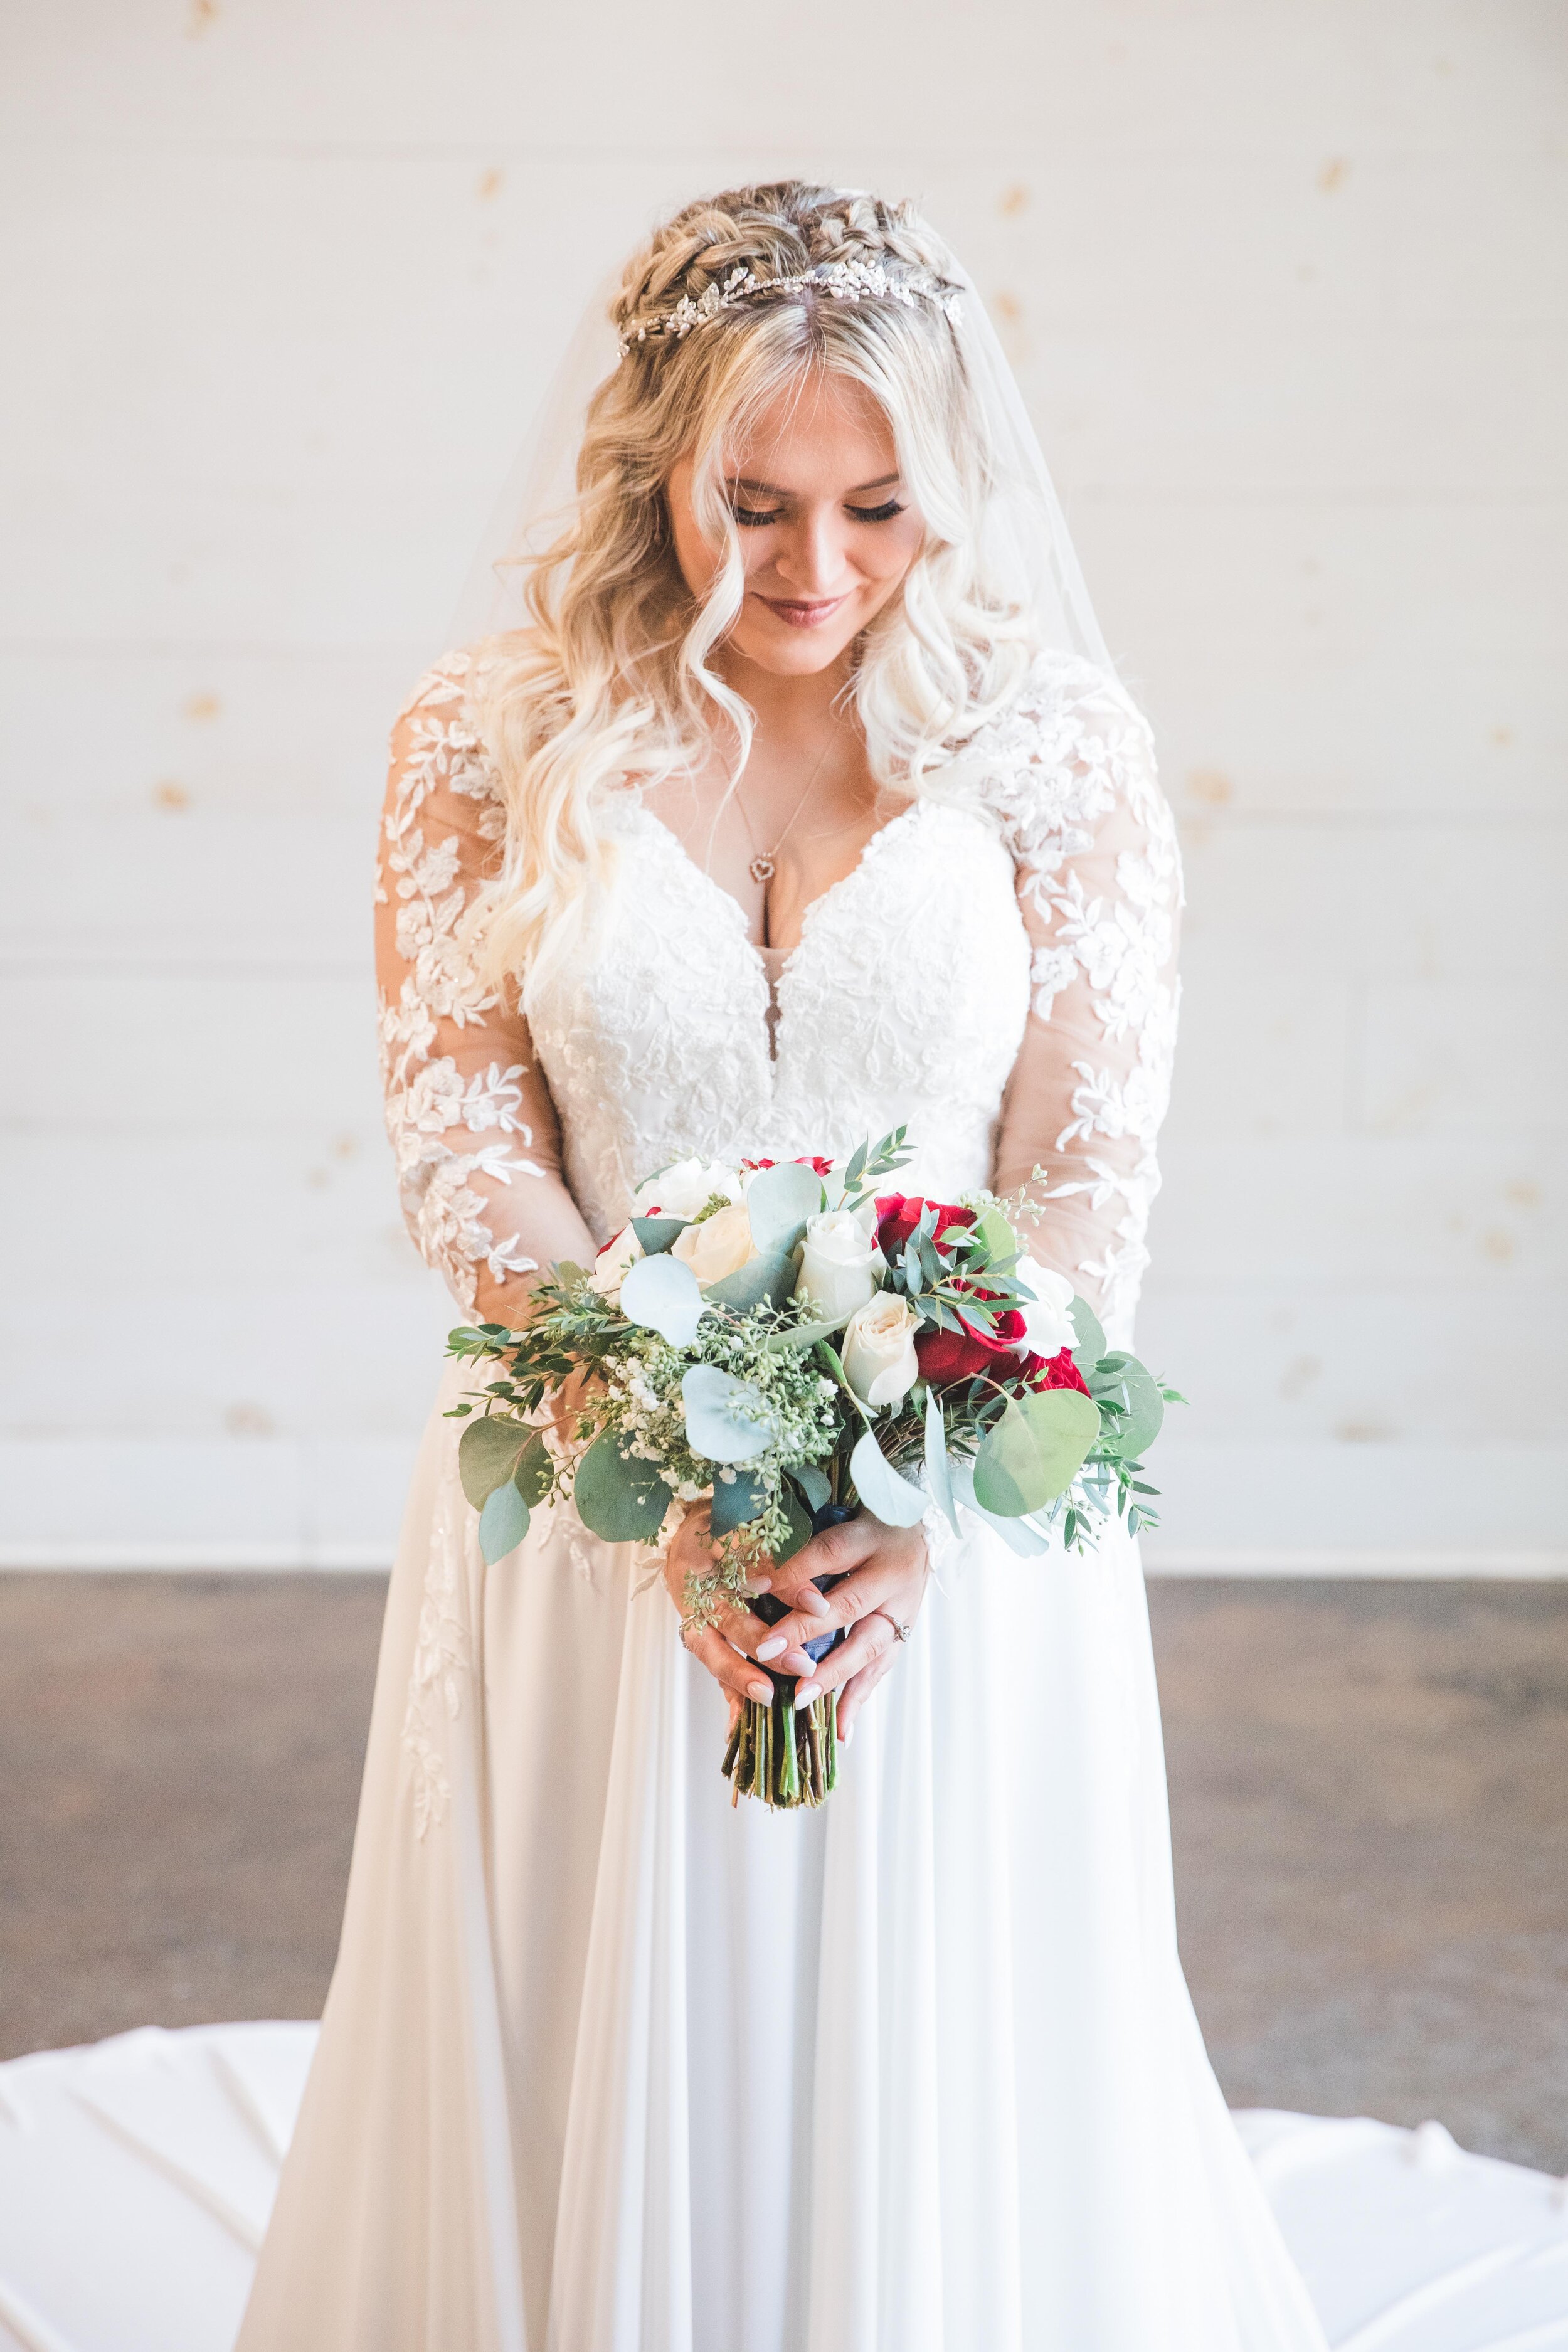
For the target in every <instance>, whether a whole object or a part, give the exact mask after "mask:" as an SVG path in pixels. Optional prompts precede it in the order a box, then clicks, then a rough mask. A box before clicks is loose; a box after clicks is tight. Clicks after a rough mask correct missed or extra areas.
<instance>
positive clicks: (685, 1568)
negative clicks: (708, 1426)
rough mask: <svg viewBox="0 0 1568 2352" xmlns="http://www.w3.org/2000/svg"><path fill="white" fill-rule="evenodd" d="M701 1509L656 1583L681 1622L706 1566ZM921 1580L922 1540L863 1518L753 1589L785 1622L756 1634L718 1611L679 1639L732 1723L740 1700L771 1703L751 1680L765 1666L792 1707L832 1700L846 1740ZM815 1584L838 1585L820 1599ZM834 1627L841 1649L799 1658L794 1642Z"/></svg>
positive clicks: (743, 1620)
mask: <svg viewBox="0 0 1568 2352" xmlns="http://www.w3.org/2000/svg"><path fill="white" fill-rule="evenodd" d="M709 1513H710V1505H709V1504H707V1503H705V1502H704V1503H694V1504H693V1505H692V1506H691V1507H690V1509H689V1511H688V1512H687V1515H686V1519H685V1523H684V1525H683V1526H682V1527H681V1528H680V1531H679V1534H678V1535H677V1536H676V1538H675V1540H674V1542H673V1543H672V1544H671V1545H670V1547H669V1551H668V1556H667V1558H666V1561H665V1571H664V1575H665V1583H666V1585H667V1586H668V1590H669V1596H670V1599H671V1600H672V1601H674V1602H675V1605H676V1607H677V1608H678V1609H679V1612H680V1613H681V1616H682V1617H684V1616H685V1615H686V1612H687V1605H688V1604H687V1592H688V1586H689V1580H690V1579H691V1578H693V1577H700V1576H703V1575H705V1574H707V1572H708V1571H709V1570H710V1569H711V1567H712V1565H713V1557H714V1552H713V1542H712V1538H711V1536H710V1533H709V1524H708V1523H709ZM928 1572H929V1565H928V1562H927V1559H926V1540H925V1536H924V1534H923V1533H922V1531H921V1529H920V1528H887V1527H884V1526H883V1525H882V1522H881V1520H880V1519H874V1518H872V1517H869V1516H868V1514H867V1513H865V1512H862V1513H861V1515H860V1517H858V1518H856V1519H846V1520H845V1521H844V1523H843V1525H842V1526H841V1527H837V1528H825V1529H824V1531H823V1533H822V1534H821V1535H819V1536H813V1538H812V1539H811V1541H810V1542H809V1543H808V1544H805V1545H804V1546H803V1547H802V1549H800V1550H799V1551H797V1552H795V1554H794V1555H793V1556H792V1557H791V1558H790V1559H786V1560H784V1561H782V1562H780V1563H779V1564H778V1565H776V1566H775V1567H774V1568H773V1570H772V1573H771V1577H769V1578H762V1577H759V1578H758V1579H757V1580H756V1584H757V1590H758V1591H772V1592H773V1596H774V1598H775V1599H776V1600H779V1601H783V1602H784V1605H785V1607H786V1608H787V1609H788V1610H789V1612H790V1614H789V1615H788V1616H787V1617H784V1618H781V1619H780V1621H779V1622H778V1623H777V1624H776V1625H765V1624H764V1623H763V1621H762V1619H761V1618H760V1617H758V1616H755V1615H754V1614H753V1613H752V1612H751V1611H750V1610H742V1609H726V1610H724V1611H723V1612H721V1615H720V1616H719V1618H718V1619H717V1621H716V1622H715V1623H714V1624H713V1625H711V1626H705V1627H702V1628H700V1629H699V1628H698V1627H695V1626H694V1627H693V1628H692V1630H691V1632H690V1633H688V1634H687V1635H686V1636H685V1637H684V1638H685V1642H686V1646H687V1648H688V1649H689V1651H690V1653H691V1654H692V1656H693V1657H694V1658H697V1659H700V1662H701V1664H703V1665H705V1666H706V1667H707V1669H708V1671H709V1673H710V1675H712V1676H713V1679H714V1681H715V1682H716V1683H718V1684H719V1685H720V1686H721V1689H722V1690H723V1692H724V1694H725V1696H726V1697H727V1698H728V1699H729V1702H730V1715H731V1722H732V1721H733V1719H734V1717H735V1714H736V1711H737V1710H738V1708H739V1706H740V1705H741V1702H742V1699H747V1698H751V1699H755V1700H756V1701H757V1702H758V1703H759V1705H761V1706H766V1705H767V1703H768V1701H769V1700H770V1699H771V1698H772V1697H773V1685H772V1684H771V1683H770V1682H769V1681H768V1679H767V1677H766V1675H760V1674H758V1672H757V1671H756V1668H757V1666H758V1665H765V1666H771V1667H772V1668H773V1672H774V1673H775V1674H781V1675H795V1676H796V1677H798V1682H799V1687H798V1688H797V1689H796V1691H795V1704H796V1706H809V1705H810V1704H811V1702H812V1700H813V1699H814V1698H816V1696H817V1694H818V1693H819V1692H820V1691H830V1690H836V1691H837V1693H838V1718H837V1719H838V1736H839V1738H841V1739H847V1738H848V1737H849V1735H850V1733H851V1731H852V1729H853V1727H854V1723H855V1717H857V1715H858V1713H859V1711H860V1709H861V1707H862V1706H863V1705H864V1704H865V1702H866V1700H867V1699H868V1697H869V1696H870V1695H871V1693H872V1692H873V1691H874V1690H875V1689H876V1687H877V1685H878V1684H879V1682H880V1681H881V1679H882V1677H883V1675H885V1674H886V1673H887V1672H888V1669H889V1666H890V1665H891V1664H892V1663H893V1654H894V1652H895V1650H896V1649H897V1648H898V1646H899V1634H898V1630H897V1629H898V1628H899V1626H900V1625H912V1624H913V1623H914V1621H915V1619H916V1618H917V1617H918V1616H919V1614H920V1609H921V1601H923V1600H924V1598H925V1586H926V1577H927V1574H928ZM818 1576H842V1577H843V1578H844V1582H843V1583H842V1584H839V1585H837V1586H835V1588H834V1590H833V1591H831V1592H819V1591H817V1589H816V1584H815V1582H814V1581H813V1580H814V1579H815V1578H816V1577H818ZM840 1625H843V1626H847V1628H848V1629H849V1633H848V1639H847V1641H844V1642H841V1643H839V1645H838V1647H837V1649H836V1650H833V1651H830V1652H829V1654H828V1655H827V1656H826V1657H825V1658H823V1659H821V1660H820V1661H818V1660H815V1659H812V1658H809V1657H807V1655H806V1654H805V1650H804V1649H803V1648H802V1647H801V1646H800V1645H801V1643H803V1642H812V1641H815V1640H816V1638H817V1636H818V1635H819V1634H822V1633H833V1632H834V1631H835V1630H836V1629H837V1627H838V1626H840ZM753 1660H755V1662H756V1664H752V1661H753Z"/></svg>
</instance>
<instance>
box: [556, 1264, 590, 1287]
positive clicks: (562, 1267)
mask: <svg viewBox="0 0 1568 2352" xmlns="http://www.w3.org/2000/svg"><path fill="white" fill-rule="evenodd" d="M550 1271H551V1273H552V1275H553V1276H554V1277H555V1280H556V1282H557V1284H558V1285H559V1286H560V1287H561V1288H562V1289H563V1290H574V1289H575V1288H576V1287H577V1285H578V1284H579V1283H582V1282H586V1281H587V1279H588V1276H587V1271H586V1269H585V1268H584V1267H583V1266H580V1265H578V1264H577V1261H576V1259H575V1258H571V1257H563V1258H562V1259H560V1260H559V1261H558V1263H557V1264H556V1265H552V1267H551V1269H550Z"/></svg>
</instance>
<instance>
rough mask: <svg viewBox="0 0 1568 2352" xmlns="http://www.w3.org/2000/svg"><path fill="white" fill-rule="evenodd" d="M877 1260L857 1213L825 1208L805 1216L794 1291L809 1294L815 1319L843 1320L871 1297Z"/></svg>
mask: <svg viewBox="0 0 1568 2352" xmlns="http://www.w3.org/2000/svg"><path fill="white" fill-rule="evenodd" d="M883 1263H884V1261H883V1258H882V1253H881V1251H880V1250H879V1249H876V1248H874V1247H873V1246H872V1244H870V1242H868V1239H867V1236H866V1231H865V1228H864V1226H863V1225H862V1224H861V1223H860V1221H859V1219H858V1217H852V1216H851V1215H850V1214H849V1212H848V1211H847V1209H826V1210H825V1211H824V1212H823V1213H822V1214H821V1215H820V1216H816V1217H807V1219H806V1221H805V1246H804V1250H803V1253H802V1256H801V1261H800V1274H799V1276H798V1278H797V1280H796V1282H795V1297H797V1298H799V1299H805V1298H809V1299H810V1301H811V1304H812V1307H813V1309H814V1310H815V1314H816V1319H817V1320H818V1321H820V1322H823V1323H843V1322H847V1320H848V1318H849V1317H850V1316H851V1315H853V1314H854V1312H855V1310H856V1308H857V1307H864V1306H865V1305H866V1304H867V1302H868V1299H870V1298H872V1297H875V1295H876V1290H877V1284H878V1279H879V1276H880V1274H881V1272H882V1267H883Z"/></svg>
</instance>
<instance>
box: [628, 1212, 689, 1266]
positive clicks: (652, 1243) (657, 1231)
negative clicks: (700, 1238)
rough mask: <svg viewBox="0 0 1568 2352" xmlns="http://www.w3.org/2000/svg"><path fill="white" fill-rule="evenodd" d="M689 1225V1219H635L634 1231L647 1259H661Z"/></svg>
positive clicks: (633, 1221)
mask: <svg viewBox="0 0 1568 2352" xmlns="http://www.w3.org/2000/svg"><path fill="white" fill-rule="evenodd" d="M689 1223H690V1219H689V1218H688V1217H634V1218H633V1219H632V1231H633V1233H634V1234H636V1235H637V1239H638V1241H639V1242H640V1243H641V1244H642V1248H643V1255H644V1256H645V1257H660V1256H662V1255H663V1254H664V1252H665V1251H666V1250H667V1249H668V1247H669V1246H670V1244H671V1243H672V1242H675V1241H678V1240H679V1237H680V1235H681V1234H683V1233H684V1232H685V1231H686V1228H687V1226H688V1224H689Z"/></svg>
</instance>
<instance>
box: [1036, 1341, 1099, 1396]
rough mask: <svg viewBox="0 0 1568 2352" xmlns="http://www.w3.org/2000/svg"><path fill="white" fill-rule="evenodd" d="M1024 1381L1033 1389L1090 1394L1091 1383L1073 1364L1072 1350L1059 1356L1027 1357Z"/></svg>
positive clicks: (1065, 1351) (1065, 1350)
mask: <svg viewBox="0 0 1568 2352" xmlns="http://www.w3.org/2000/svg"><path fill="white" fill-rule="evenodd" d="M1024 1380H1025V1382H1026V1385H1027V1386H1028V1387H1029V1388H1032V1389H1081V1390H1082V1391H1083V1393H1084V1395H1085V1396H1087V1395H1088V1394H1089V1382H1088V1381H1086V1380H1085V1379H1084V1376H1083V1374H1082V1373H1081V1372H1080V1371H1079V1368H1078V1366H1077V1365H1076V1364H1075V1363H1074V1362H1073V1360H1072V1349H1070V1348H1064V1349H1062V1351H1061V1354H1060V1355H1059V1356H1026V1357H1025V1359H1024Z"/></svg>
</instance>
